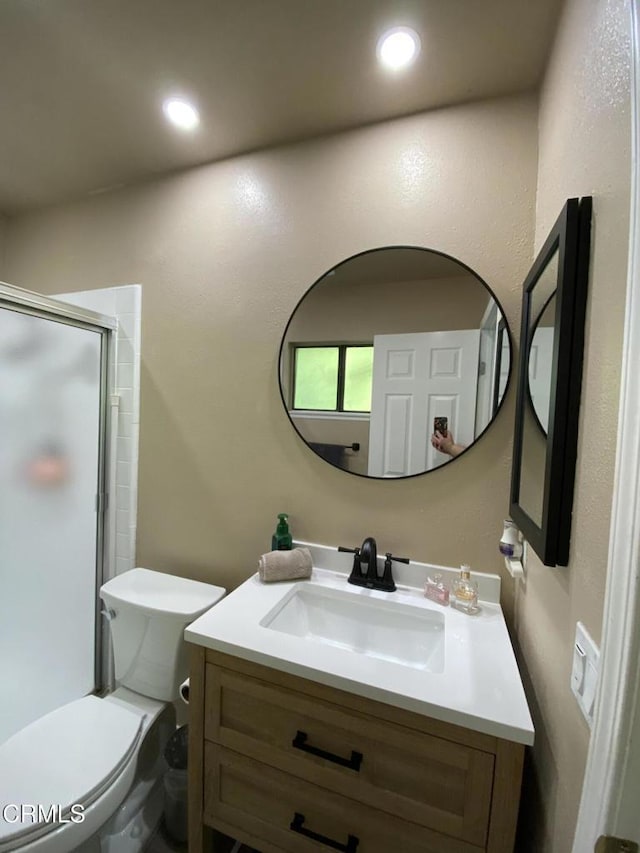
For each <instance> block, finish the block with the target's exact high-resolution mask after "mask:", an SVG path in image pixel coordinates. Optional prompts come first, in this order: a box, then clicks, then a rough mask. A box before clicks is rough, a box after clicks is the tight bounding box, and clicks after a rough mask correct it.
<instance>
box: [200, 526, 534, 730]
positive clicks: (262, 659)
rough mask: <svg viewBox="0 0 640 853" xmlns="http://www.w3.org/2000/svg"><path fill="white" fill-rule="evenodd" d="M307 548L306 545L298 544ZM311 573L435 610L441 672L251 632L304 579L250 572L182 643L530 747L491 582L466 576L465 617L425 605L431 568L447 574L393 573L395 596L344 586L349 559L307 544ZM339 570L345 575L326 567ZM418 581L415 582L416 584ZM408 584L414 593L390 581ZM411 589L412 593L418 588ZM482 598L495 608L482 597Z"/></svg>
mask: <svg viewBox="0 0 640 853" xmlns="http://www.w3.org/2000/svg"><path fill="white" fill-rule="evenodd" d="M300 544H307V543H300ZM309 547H310V548H311V550H312V555H313V557H314V566H316V565H317V564H318V563H323V564H324V565H327V564H329V565H330V566H331V568H328V569H327V568H324V569H321V568H315V567H314V569H313V574H312V578H311V583H313V584H320V585H322V587H324V588H329V589H336V590H337V589H340V590H343V591H346V590H348V592H349V593H350V594H352V595H354V596H363V597H366V598H369V599H374V600H375V599H379V600H380V601H384V600H393V601H394V602H398V603H404V604H410V605H411V606H412V607H414V608H424V609H427V610H428V609H432V610H437V611H438V612H439V613H441V614H443V616H444V643H445V648H444V670H443V671H442V672H426V671H423V670H419V669H415V668H412V667H410V666H407V665H405V664H401V663H397V662H394V661H390V660H381V659H379V658H376V657H370V656H368V655H364V654H358V653H356V652H353V651H349V650H345V649H342V648H334V647H332V646H328V645H326V644H325V643H323V642H320V641H318V640H315V639H307V638H301V637H295V636H291V635H290V634H286V633H282V632H280V631H277V630H272V629H271V628H268V627H263V626H261V625H260V622H261V620H263V619H264V617H265V616H266V615H267V614H268V613H270V611H272V610H273V608H275V607H277V605H278V603H279V602H280V601H281V600H282V599H283V597H285V596H286V595H288V594H289V593H290V592H291V590H292V588H293V587H295V586H296V585H297V584H307V583H309V582H308V581H284V582H280V583H270V584H266V583H262V582H261V581H260V579H259V578H258V575H257V574H256V575H254V576H253V577H251V578H249V580H247V581H245V583H243V584H242V585H241V586H240V587H238V589H236V590H235V591H234V592H232V593H231V594H230V595H229V596H227V597H226V598H224V599H223V600H222V601H221V602H219V603H218V604H216V605H215V607H212V608H211V609H210V610H208V611H207V612H206V613H205V614H203V615H202V616H200V618H199V619H197V620H196V621H195V622H193V623H192V624H191V625H189V627H188V628H187V629H186V631H185V639H186V640H187V641H188V642H191V643H195V644H197V645H200V646H204V647H206V648H209V649H214V650H216V651H220V652H224V653H225V654H229V655H233V656H235V657H239V658H243V659H245V660H249V661H253V662H254V663H258V664H263V665H265V666H270V667H273V668H274V669H277V670H281V671H282V672H288V673H291V674H292V675H298V676H300V677H302V678H308V679H310V680H312V681H316V682H319V683H320V684H325V685H327V686H329V687H335V688H338V689H340V690H346V691H347V692H349V693H354V694H357V695H358V696H364V697H367V698H369V699H374V700H376V701H379V702H386V703H387V704H389V705H393V706H395V707H398V708H404V709H406V710H408V711H413V712H415V713H419V714H424V715H425V716H427V717H432V718H434V719H437V720H442V721H444V722H447V723H452V724H455V725H459V726H465V727H466V728H469V729H473V730H475V731H478V732H483V733H485V734H489V735H494V736H496V737H500V738H504V739H506V740H511V741H515V742H517V743H522V744H527V745H530V744H532V743H533V739H534V729H533V723H532V721H531V716H530V714H529V708H528V706H527V701H526V698H525V695H524V690H523V687H522V682H521V679H520V673H519V671H518V667H517V664H516V660H515V657H514V653H513V649H512V646H511V641H510V639H509V635H508V633H507V628H506V625H505V622H504V617H503V614H502V610H501V608H500V605H499V604H498V603H497V600H498V597H499V578H497V577H496V576H493V575H481V574H473V575H472V577H473V579H474V580H479V581H480V583H479V587H480V604H481V609H480V612H479V613H477V614H475V615H473V616H469V615H467V614H465V613H461V612H459V611H457V610H455V609H454V608H452V607H444V608H443V607H441V606H440V605H438V604H436V603H434V602H432V601H430V600H429V599H427V598H425V597H424V595H423V593H422V581H423V580H424V579H425V578H426V575H427V574H428V573H431V574H432V573H433V571H434V570H436V569H437V570H439V571H443V573H444V574H445V577H446V576H447V575H449V576H451V575H455V574H456V572H455V570H451V569H448V570H447V569H442V567H433V566H427V565H426V564H416V563H412V564H411V566H410V567H403V569H404V571H403V572H400V571H399V572H395V567H394V574H395V575H396V583H397V584H398V589H397V591H396V592H395V593H386V592H378V591H375V590H369V589H366V588H363V587H355V586H353V585H349V584H347V577H348V573H349V569H350V562H349V555H348V554H341V555H339V559H337V558H336V557H335V553H336V552H335V549H330V548H327V547H326V546H317V545H310V546H309ZM337 565H340V566H341V568H342V566H343V565H344V570H342V571H335V567H336V566H337ZM418 578H420V580H419V581H418ZM405 580H408V581H409V582H411V581H414V582H415V584H416V585H415V587H411V586H408V585H402V586H401V585H400V583H399V581H405ZM418 583H420V587H419V588H416V587H418ZM483 592H484V593H485V594H486V596H487V597H488V598H489V599H491V598H494V599H495V600H494V601H491V600H487V599H486V598H483Z"/></svg>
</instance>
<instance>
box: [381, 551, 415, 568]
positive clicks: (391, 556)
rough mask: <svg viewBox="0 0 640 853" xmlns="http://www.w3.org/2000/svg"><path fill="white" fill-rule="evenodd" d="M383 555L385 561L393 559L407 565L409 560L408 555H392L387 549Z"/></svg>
mask: <svg viewBox="0 0 640 853" xmlns="http://www.w3.org/2000/svg"><path fill="white" fill-rule="evenodd" d="M385 557H386V558H387V559H386V560H385V562H389V563H390V562H391V560H393V561H394V562H396V563H406V564H407V565H409V563H410V562H411V558H410V557H394V556H393V554H391V553H390V552H389V551H387V553H386V554H385Z"/></svg>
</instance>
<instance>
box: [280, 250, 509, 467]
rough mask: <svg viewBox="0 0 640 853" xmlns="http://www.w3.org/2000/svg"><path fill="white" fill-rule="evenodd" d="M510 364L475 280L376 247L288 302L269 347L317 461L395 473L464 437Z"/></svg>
mask: <svg viewBox="0 0 640 853" xmlns="http://www.w3.org/2000/svg"><path fill="white" fill-rule="evenodd" d="M510 365H511V344H510V339H509V333H508V330H507V327H506V323H505V320H504V316H503V312H502V310H501V307H500V305H499V304H498V302H497V301H496V299H495V297H494V296H493V293H492V292H491V291H490V289H489V288H488V287H487V285H486V284H485V283H484V282H483V281H482V279H480V278H479V277H478V276H477V275H476V274H475V273H474V272H473V271H472V270H470V269H469V268H468V267H467V266H465V265H464V264H462V263H460V262H459V261H457V260H455V259H454V258H451V257H449V256H448V255H444V254H442V253H441V252H436V251H432V250H428V249H421V248H415V247H404V246H400V247H388V248H382V249H374V250H371V251H368V252H363V253H361V254H359V255H356V256H354V257H352V258H349V259H348V260H346V261H344V262H342V263H341V264H338V265H337V266H336V267H334V268H333V269H331V270H329V272H327V273H326V274H325V275H324V276H322V278H320V279H319V280H318V281H317V282H316V283H315V284H314V285H313V286H312V287H311V288H310V289H309V290H308V291H307V293H306V294H305V295H304V297H303V298H302V299H301V300H300V302H299V303H298V306H297V307H296V309H295V311H294V312H293V314H292V316H291V318H290V320H289V322H288V324H287V328H286V330H285V333H284V336H283V339H282V343H281V347H280V366H279V367H280V390H281V394H282V399H283V402H284V405H285V408H286V410H287V413H288V415H289V417H290V419H291V422H292V424H293V425H294V427H295V429H296V430H297V431H298V433H299V434H300V436H301V437H302V438H303V439H304V441H305V442H306V443H307V444H308V446H309V447H310V448H311V449H312V450H313V451H314V452H315V453H317V454H318V455H319V456H321V457H322V458H323V459H325V460H326V461H327V462H329V463H331V464H332V465H335V466H337V467H339V468H342V469H343V470H346V471H349V472H351V473H354V474H359V475H361V476H369V477H385V478H394V477H407V476H414V475H416V474H422V473H424V472H426V471H430V470H432V469H433V468H437V467H439V466H441V465H443V464H445V463H447V462H450V461H451V460H452V459H453V458H454V457H455V456H456V455H459V454H460V453H461V452H463V451H465V450H466V449H467V448H468V447H469V446H470V445H472V444H473V443H474V442H475V441H476V439H477V438H478V437H479V436H480V435H481V434H482V433H483V432H484V430H485V429H486V428H487V427H488V425H489V424H490V423H491V421H492V420H493V418H494V417H495V414H496V412H497V410H498V408H499V406H500V404H501V402H502V399H503V397H504V393H505V390H506V386H507V381H508V377H509V372H510ZM435 419H440V420H438V421H437V422H436V423H435V424H434V421H435ZM436 426H437V427H439V429H438V431H437V432H436V431H435V427H436Z"/></svg>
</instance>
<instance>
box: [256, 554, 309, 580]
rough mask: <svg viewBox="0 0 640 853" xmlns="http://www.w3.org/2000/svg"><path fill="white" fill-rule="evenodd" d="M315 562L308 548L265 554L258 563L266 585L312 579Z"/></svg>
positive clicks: (261, 578)
mask: <svg viewBox="0 0 640 853" xmlns="http://www.w3.org/2000/svg"><path fill="white" fill-rule="evenodd" d="M312 567H313V560H312V559H311V552H310V551H309V549H308V548H294V549H293V550H292V551H269V553H268V554H263V555H262V556H261V557H260V560H259V562H258V574H259V575H260V580H261V581H264V582H265V583H271V582H272V581H292V580H297V579H299V578H310V577H311V569H312Z"/></svg>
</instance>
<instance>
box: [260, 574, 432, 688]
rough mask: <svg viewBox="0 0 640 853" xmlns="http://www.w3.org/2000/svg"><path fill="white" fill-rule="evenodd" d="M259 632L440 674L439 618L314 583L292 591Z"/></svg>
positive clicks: (426, 611) (428, 611)
mask: <svg viewBox="0 0 640 853" xmlns="http://www.w3.org/2000/svg"><path fill="white" fill-rule="evenodd" d="M260 625H261V626H262V627H264V628H270V629H271V630H273V631H280V632H282V633H285V634H291V635H293V636H295V637H302V638H304V639H305V640H313V641H316V642H319V643H323V644H324V645H328V646H333V647H334V648H338V649H345V650H347V651H350V652H357V653H358V654H362V655H367V656H368V657H372V658H378V659H379V660H385V661H391V662H393V663H399V664H402V665H404V666H409V667H412V668H413V669H420V670H424V671H427V672H443V670H444V614H443V613H441V612H439V611H436V610H432V609H425V608H422V607H412V606H411V605H410V604H401V603H399V602H396V601H393V599H392V598H391V597H389V598H385V599H384V600H381V599H380V598H367V597H364V596H363V595H362V594H354V593H352V592H350V591H349V590H348V589H346V590H344V591H343V590H338V589H332V588H329V587H324V586H319V585H316V584H313V583H308V582H307V583H305V584H304V585H301V586H297V587H294V588H293V589H292V590H291V591H290V592H289V594H288V595H286V596H285V597H284V598H283V599H282V600H281V601H280V602H278V604H277V605H276V606H275V607H274V608H272V610H270V611H269V612H268V613H267V614H266V616H265V617H264V618H263V619H262V620H261V621H260Z"/></svg>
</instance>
